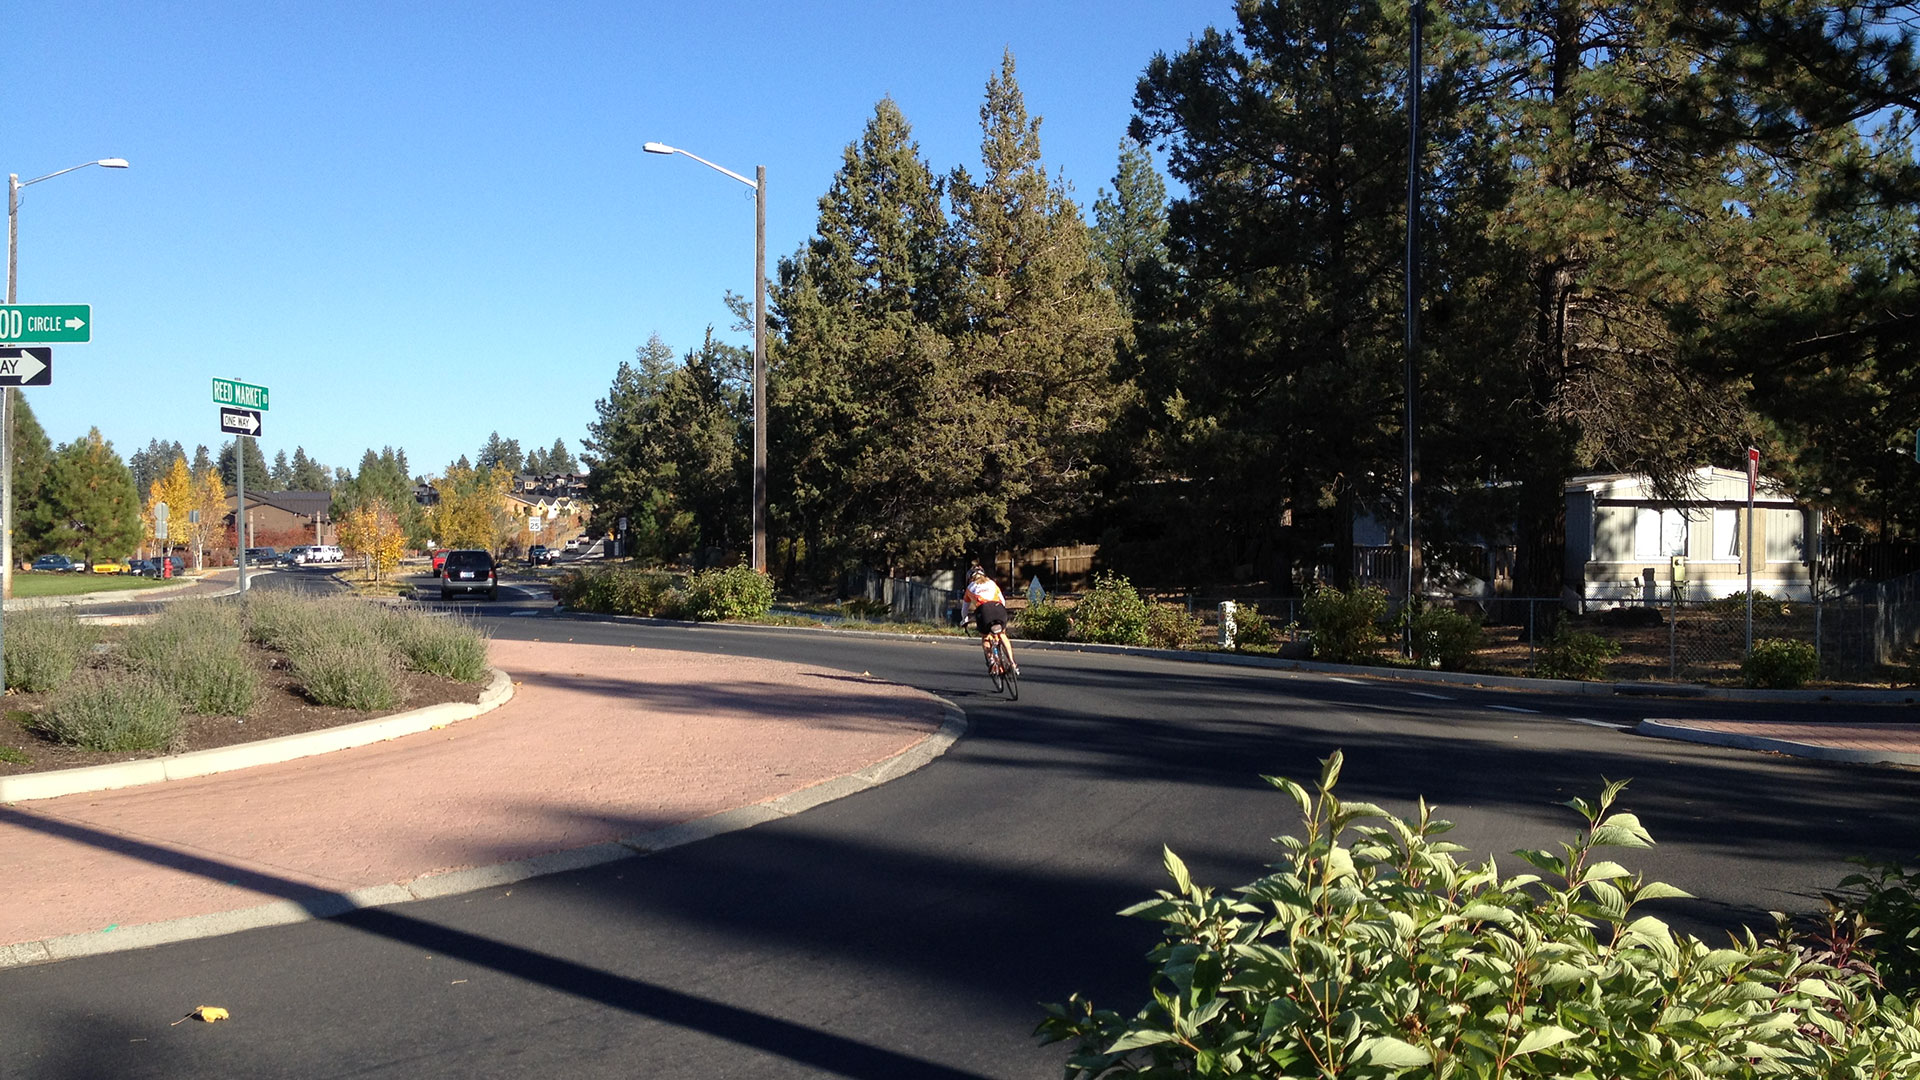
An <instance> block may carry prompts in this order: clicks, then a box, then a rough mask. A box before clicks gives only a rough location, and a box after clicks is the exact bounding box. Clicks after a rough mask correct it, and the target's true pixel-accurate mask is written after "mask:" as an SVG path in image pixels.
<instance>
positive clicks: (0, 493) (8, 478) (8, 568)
mask: <svg viewBox="0 0 1920 1080" xmlns="http://www.w3.org/2000/svg"><path fill="white" fill-rule="evenodd" d="M89 165H98V166H100V167H101V168H105V169H124V168H126V167H127V159H126V158H101V159H100V160H99V161H83V162H81V163H80V164H78V165H74V166H72V167H71V168H66V169H61V170H60V171H59V172H50V173H48V174H47V175H45V176H36V177H34V178H33V179H31V180H26V181H22V180H21V179H20V176H19V174H17V173H10V174H8V176H7V303H9V304H17V303H19V302H20V189H21V188H24V187H32V186H33V185H35V184H37V183H39V182H40V181H42V180H51V179H53V178H54V177H56V176H65V175H66V174H68V173H70V172H73V171H74V170H75V169H84V168H86V167H87V166H89ZM12 437H13V387H11V386H8V387H0V597H11V596H12V595H13V453H12V449H11V448H10V447H9V446H8V445H7V443H8V441H9V440H10V439H11V438H12ZM4 671H5V669H4V666H0V675H3V674H4Z"/></svg>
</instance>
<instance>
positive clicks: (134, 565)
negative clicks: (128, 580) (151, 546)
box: [127, 559, 160, 578]
mask: <svg viewBox="0 0 1920 1080" xmlns="http://www.w3.org/2000/svg"><path fill="white" fill-rule="evenodd" d="M127 573H129V574H132V575H134V576H136V577H151V578H157V577H159V576H160V560H159V559H128V560H127Z"/></svg>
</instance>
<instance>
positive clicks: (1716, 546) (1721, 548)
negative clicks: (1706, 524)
mask: <svg viewBox="0 0 1920 1080" xmlns="http://www.w3.org/2000/svg"><path fill="white" fill-rule="evenodd" d="M1713 557H1714V558H1716V559H1724V560H1726V561H1728V562H1738V561H1739V559H1740V512H1739V511H1738V510H1715V511H1714V512H1713Z"/></svg>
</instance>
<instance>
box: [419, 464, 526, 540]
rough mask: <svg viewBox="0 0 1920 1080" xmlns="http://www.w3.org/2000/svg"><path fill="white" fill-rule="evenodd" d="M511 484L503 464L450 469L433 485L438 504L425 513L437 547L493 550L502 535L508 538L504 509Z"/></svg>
mask: <svg viewBox="0 0 1920 1080" xmlns="http://www.w3.org/2000/svg"><path fill="white" fill-rule="evenodd" d="M512 483H513V473H512V472H510V471H508V469H507V468H506V466H504V465H496V466H494V467H493V468H492V469H487V470H482V469H470V468H462V467H461V466H458V465H455V466H453V467H451V468H449V469H448V470H447V473H446V475H445V476H443V477H441V479H440V482H439V483H438V484H436V485H434V487H435V490H436V491H438V492H439V494H440V501H439V502H438V503H437V504H435V505H434V507H433V509H431V510H429V511H428V516H429V521H430V522H431V524H432V525H433V535H434V536H435V538H436V539H437V540H438V541H439V543H440V546H442V547H449V548H484V549H486V550H488V551H492V550H495V549H496V548H497V547H498V546H499V542H500V539H501V537H502V535H510V533H503V530H507V529H508V527H509V526H511V525H512V515H511V513H510V512H509V511H508V510H507V489H508V488H509V487H510V486H511V485H512Z"/></svg>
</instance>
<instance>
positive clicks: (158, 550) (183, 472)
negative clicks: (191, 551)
mask: <svg viewBox="0 0 1920 1080" xmlns="http://www.w3.org/2000/svg"><path fill="white" fill-rule="evenodd" d="M161 503H166V504H167V539H166V540H165V542H162V541H161V540H160V530H159V527H158V526H159V520H158V518H157V517H156V516H155V513H154V510H155V508H156V507H157V506H158V505H159V504H161ZM198 508H199V507H198V506H197V505H196V503H195V499H194V484H193V474H192V473H191V472H190V471H188V469H187V459H186V458H184V457H175V458H174V459H173V464H172V465H169V466H168V467H167V471H166V472H164V473H161V474H160V476H159V478H158V479H156V480H154V482H153V486H152V487H151V488H149V489H148V490H147V505H146V510H145V511H144V512H143V513H142V514H141V518H142V521H143V523H144V524H145V526H146V534H145V537H146V539H145V542H146V543H147V544H149V545H151V546H153V547H154V549H155V550H154V553H155V554H156V555H165V554H166V553H167V551H168V550H169V549H171V548H172V547H173V545H174V544H177V543H180V542H181V541H183V540H188V539H191V536H190V535H189V528H190V527H189V525H188V524H187V512H188V511H189V510H195V509H198ZM201 516H202V517H205V516H206V515H204V514H202V515H201Z"/></svg>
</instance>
